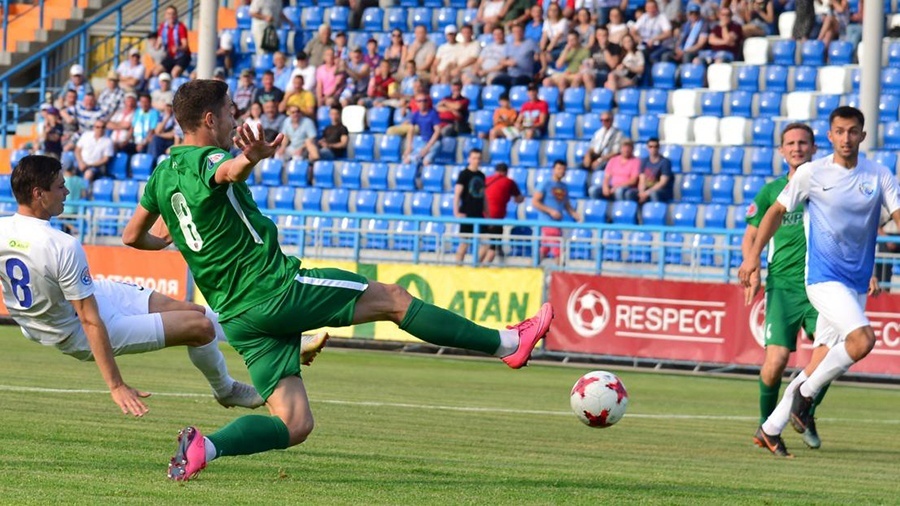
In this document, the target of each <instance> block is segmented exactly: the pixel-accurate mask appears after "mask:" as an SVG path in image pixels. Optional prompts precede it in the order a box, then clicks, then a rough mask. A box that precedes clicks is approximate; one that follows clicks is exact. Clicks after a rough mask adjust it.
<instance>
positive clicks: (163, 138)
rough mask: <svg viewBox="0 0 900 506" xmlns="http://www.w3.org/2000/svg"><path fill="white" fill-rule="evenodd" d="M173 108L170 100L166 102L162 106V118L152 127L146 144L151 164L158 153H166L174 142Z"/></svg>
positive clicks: (154, 162) (154, 163)
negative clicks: (148, 141) (151, 133)
mask: <svg viewBox="0 0 900 506" xmlns="http://www.w3.org/2000/svg"><path fill="white" fill-rule="evenodd" d="M175 124H176V122H175V109H173V108H172V102H171V101H169V102H166V103H165V105H164V106H163V112H162V119H160V120H159V123H157V124H156V128H154V129H153V139H152V140H151V141H150V144H149V145H148V146H147V154H148V155H150V158H152V159H153V165H154V166H155V165H156V160H158V159H159V157H160V155H164V154H166V152H167V151H168V150H169V148H170V147H172V145H174V144H175Z"/></svg>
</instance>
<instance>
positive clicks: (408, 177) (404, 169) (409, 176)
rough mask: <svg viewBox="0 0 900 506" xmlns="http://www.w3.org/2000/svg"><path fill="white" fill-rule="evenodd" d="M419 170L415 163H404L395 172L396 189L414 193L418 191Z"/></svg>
mask: <svg viewBox="0 0 900 506" xmlns="http://www.w3.org/2000/svg"><path fill="white" fill-rule="evenodd" d="M418 170H419V168H418V167H417V166H416V164H414V163H402V164H400V165H398V166H397V167H396V168H395V169H394V170H393V173H394V189H395V190H401V191H413V190H415V189H416V173H417V172H418Z"/></svg>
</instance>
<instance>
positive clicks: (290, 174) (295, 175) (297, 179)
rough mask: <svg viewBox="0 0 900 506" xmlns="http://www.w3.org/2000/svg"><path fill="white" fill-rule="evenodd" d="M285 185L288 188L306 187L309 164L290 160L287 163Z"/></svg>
mask: <svg viewBox="0 0 900 506" xmlns="http://www.w3.org/2000/svg"><path fill="white" fill-rule="evenodd" d="M285 172H286V175H287V184H288V185H290V186H295V187H297V186H306V185H307V181H306V178H307V174H308V173H309V162H308V161H306V160H291V161H290V162H288V165H287V170H285Z"/></svg>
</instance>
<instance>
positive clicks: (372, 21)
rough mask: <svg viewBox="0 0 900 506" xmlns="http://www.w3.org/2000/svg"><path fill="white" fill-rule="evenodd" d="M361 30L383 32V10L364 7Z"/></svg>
mask: <svg viewBox="0 0 900 506" xmlns="http://www.w3.org/2000/svg"><path fill="white" fill-rule="evenodd" d="M362 29H363V30H365V31H367V32H382V31H384V10H383V9H379V8H378V7H366V9H365V10H363V19H362Z"/></svg>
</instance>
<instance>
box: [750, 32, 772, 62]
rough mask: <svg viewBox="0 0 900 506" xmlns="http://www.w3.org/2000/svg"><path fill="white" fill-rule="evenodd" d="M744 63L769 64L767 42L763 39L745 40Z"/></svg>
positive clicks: (751, 38) (752, 38)
mask: <svg viewBox="0 0 900 506" xmlns="http://www.w3.org/2000/svg"><path fill="white" fill-rule="evenodd" d="M744 63H746V64H747V65H767V64H768V63H769V40H768V39H766V38H765V37H750V38H749V39H745V40H744Z"/></svg>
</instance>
